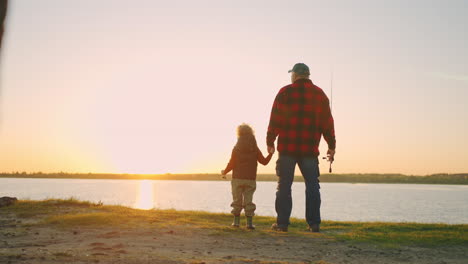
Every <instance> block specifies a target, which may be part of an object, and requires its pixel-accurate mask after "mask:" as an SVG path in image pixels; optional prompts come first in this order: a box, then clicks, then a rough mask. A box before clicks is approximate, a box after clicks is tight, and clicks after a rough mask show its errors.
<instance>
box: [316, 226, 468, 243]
mask: <svg viewBox="0 0 468 264" xmlns="http://www.w3.org/2000/svg"><path fill="white" fill-rule="evenodd" d="M322 229H323V230H324V231H325V232H326V231H337V232H336V233H335V235H334V236H335V237H336V238H338V239H341V240H345V241H355V242H371V243H377V244H381V245H385V246H399V245H419V246H452V245H466V246H468V225H446V224H418V223H382V222H375V223H360V222H325V223H324V225H323V227H322Z"/></svg>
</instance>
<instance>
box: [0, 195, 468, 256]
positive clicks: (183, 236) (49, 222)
mask: <svg viewBox="0 0 468 264" xmlns="http://www.w3.org/2000/svg"><path fill="white" fill-rule="evenodd" d="M231 218H232V216H231V215H229V214H222V213H207V212H199V211H176V210H139V209H132V208H128V207H123V206H107V205H102V204H96V203H90V202H83V201H78V200H74V199H68V200H42V201H28V200H22V201H18V202H16V203H15V204H14V205H11V206H7V207H1V208H0V227H1V228H0V245H2V246H1V247H0V262H1V263H32V264H36V263H97V262H99V263H194V264H195V263H198V264H201V263H259V264H264V263H302V264H304V263H308V264H310V263H314V264H337V263H350V264H357V263H401V262H408V263H416V264H423V263H425V264H426V263H429V264H432V263H434V264H435V263H441V261H445V262H446V263H464V261H465V260H466V259H467V258H468V252H466V250H465V249H466V247H467V246H468V225H467V224H462V225H448V224H417V223H382V222H336V221H324V222H323V223H322V225H321V233H318V234H317V233H310V232H307V231H306V224H305V222H304V220H301V219H295V218H293V219H291V225H290V229H289V232H288V233H283V232H275V231H272V230H270V225H271V224H272V222H274V218H273V217H264V216H256V217H255V218H254V224H256V226H257V229H256V230H254V231H248V230H247V229H245V228H244V227H241V228H232V227H230V223H231V220H232V219H231ZM241 225H245V219H244V217H242V219H241Z"/></svg>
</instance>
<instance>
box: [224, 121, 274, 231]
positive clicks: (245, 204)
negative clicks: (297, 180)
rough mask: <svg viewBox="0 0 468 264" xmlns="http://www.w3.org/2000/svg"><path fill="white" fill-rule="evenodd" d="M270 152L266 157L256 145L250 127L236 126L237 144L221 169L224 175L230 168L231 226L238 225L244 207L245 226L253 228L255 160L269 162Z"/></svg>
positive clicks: (265, 163)
mask: <svg viewBox="0 0 468 264" xmlns="http://www.w3.org/2000/svg"><path fill="white" fill-rule="evenodd" d="M272 156H273V154H272V153H270V154H269V155H268V156H267V157H266V158H265V157H263V154H262V152H261V151H260V149H259V148H258V146H257V141H256V140H255V136H254V132H253V130H252V128H251V127H250V126H249V125H247V124H245V123H243V124H242V125H240V126H238V127H237V144H236V145H235V146H234V149H233V150H232V154H231V159H230V161H229V163H228V165H227V166H226V168H225V169H224V170H222V171H221V174H222V175H223V176H226V174H227V173H229V172H230V171H231V170H232V181H231V188H232V189H231V191H232V200H233V201H232V204H231V207H232V211H231V213H232V214H233V215H234V222H233V223H232V226H233V227H239V224H240V213H241V211H242V208H244V212H245V216H246V217H247V228H248V229H255V226H254V225H253V224H252V217H253V216H254V212H255V208H256V206H255V204H254V203H253V202H252V199H253V194H254V192H255V189H256V188H257V183H256V181H255V180H256V178H257V161H258V162H260V163H261V164H263V165H267V164H268V162H270V160H271V157H272Z"/></svg>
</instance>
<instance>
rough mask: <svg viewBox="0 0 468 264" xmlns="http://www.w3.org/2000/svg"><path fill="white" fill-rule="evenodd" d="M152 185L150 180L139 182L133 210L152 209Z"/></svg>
mask: <svg viewBox="0 0 468 264" xmlns="http://www.w3.org/2000/svg"><path fill="white" fill-rule="evenodd" d="M153 190H154V189H153V183H152V182H151V181H150V180H141V181H140V184H139V189H138V195H137V199H136V200H137V202H136V203H135V206H134V207H135V208H137V209H145V210H148V209H152V208H154V191H153Z"/></svg>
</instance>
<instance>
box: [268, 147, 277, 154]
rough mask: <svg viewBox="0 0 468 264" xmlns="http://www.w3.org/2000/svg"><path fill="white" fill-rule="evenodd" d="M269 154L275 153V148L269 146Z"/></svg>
mask: <svg viewBox="0 0 468 264" xmlns="http://www.w3.org/2000/svg"><path fill="white" fill-rule="evenodd" d="M268 153H269V154H273V153H275V146H273V147H270V146H269V147H268Z"/></svg>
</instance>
